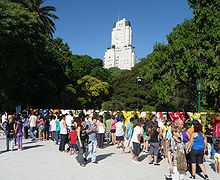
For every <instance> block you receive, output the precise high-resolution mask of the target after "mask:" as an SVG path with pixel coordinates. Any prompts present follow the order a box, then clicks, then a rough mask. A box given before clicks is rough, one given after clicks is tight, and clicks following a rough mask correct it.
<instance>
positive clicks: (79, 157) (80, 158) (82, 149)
mask: <svg viewBox="0 0 220 180" xmlns="http://www.w3.org/2000/svg"><path fill="white" fill-rule="evenodd" d="M76 144H77V147H78V149H79V152H78V155H77V156H76V159H77V161H78V162H79V164H85V163H86V162H85V160H84V157H83V154H84V153H85V151H86V142H83V141H82V147H80V144H79V141H78V140H76Z"/></svg>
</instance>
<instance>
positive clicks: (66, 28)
mask: <svg viewBox="0 0 220 180" xmlns="http://www.w3.org/2000/svg"><path fill="white" fill-rule="evenodd" d="M45 5H51V6H54V7H56V8H57V11H56V12H55V14H56V15H57V16H58V17H59V18H60V20H59V21H56V22H55V23H56V27H57V30H56V33H55V34H54V38H56V37H60V38H62V39H63V40H64V42H65V43H68V44H69V46H70V50H71V51H72V53H73V54H79V55H89V56H91V57H92V58H100V59H102V60H103V59H104V55H105V51H106V49H107V48H108V47H110V46H111V32H112V28H113V24H114V23H115V22H116V21H117V20H118V17H119V19H123V18H125V19H127V20H129V21H130V22H131V27H132V33H133V37H132V38H133V39H132V45H133V46H134V47H135V52H136V54H137V58H138V60H140V59H141V58H143V57H146V56H147V55H148V54H150V53H151V52H152V50H153V46H154V45H155V43H156V42H157V43H159V42H160V43H163V42H164V43H167V40H166V35H168V34H169V33H170V32H172V30H173V28H174V27H175V26H176V25H177V24H181V23H182V22H183V21H184V19H191V18H192V17H193V13H192V9H190V7H189V5H188V2H187V0H47V2H46V3H45Z"/></svg>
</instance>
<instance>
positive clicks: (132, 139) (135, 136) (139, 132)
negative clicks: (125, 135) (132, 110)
mask: <svg viewBox="0 0 220 180" xmlns="http://www.w3.org/2000/svg"><path fill="white" fill-rule="evenodd" d="M138 134H139V135H140V134H141V127H140V126H136V127H135V128H134V132H133V136H132V138H131V141H132V142H136V143H139V141H138V138H137V135H138Z"/></svg>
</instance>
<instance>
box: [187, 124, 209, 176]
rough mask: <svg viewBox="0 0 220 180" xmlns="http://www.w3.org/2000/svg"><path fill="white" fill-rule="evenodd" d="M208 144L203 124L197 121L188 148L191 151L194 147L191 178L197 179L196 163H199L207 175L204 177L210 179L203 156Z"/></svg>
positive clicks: (191, 154)
mask: <svg viewBox="0 0 220 180" xmlns="http://www.w3.org/2000/svg"><path fill="white" fill-rule="evenodd" d="M206 146H207V139H206V137H205V135H204V134H203V132H202V125H201V124H200V123H199V122H198V123H195V126H194V132H193V134H192V136H191V137H190V142H189V145H188V147H187V148H186V153H189V151H190V147H192V148H191V151H190V159H191V163H192V177H191V179H195V176H196V164H198V165H199V167H200V168H201V170H202V172H203V174H204V176H205V178H204V179H205V180H209V177H208V175H207V173H206V169H205V166H204V164H203V156H204V151H205V149H206Z"/></svg>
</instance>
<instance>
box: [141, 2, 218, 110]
mask: <svg viewBox="0 0 220 180" xmlns="http://www.w3.org/2000/svg"><path fill="white" fill-rule="evenodd" d="M189 4H190V6H191V7H192V8H193V9H194V11H193V13H194V15H195V17H194V18H193V19H191V20H185V21H184V22H183V23H182V24H179V25H177V26H176V27H175V28H174V29H173V31H172V32H171V33H170V34H169V35H168V36H167V40H168V44H167V45H165V44H156V45H155V46H154V50H153V52H152V54H151V55H150V56H149V64H148V65H146V66H144V67H143V68H142V69H141V74H142V76H143V77H144V79H146V80H147V81H148V82H151V83H152V85H153V86H152V93H154V94H155V95H157V98H158V101H159V104H158V107H159V106H160V107H162V106H166V107H167V109H168V110H179V111H180V110H182V111H192V110H193V111H196V108H197V90H196V81H197V80H198V79H200V77H201V78H202V81H203V82H204V83H203V84H204V87H203V92H202V105H203V106H204V107H206V109H208V108H217V107H218V101H219V73H220V66H219V44H220V11H219V1H214V0H213V1H204V0H203V1H200V0H189Z"/></svg>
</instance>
